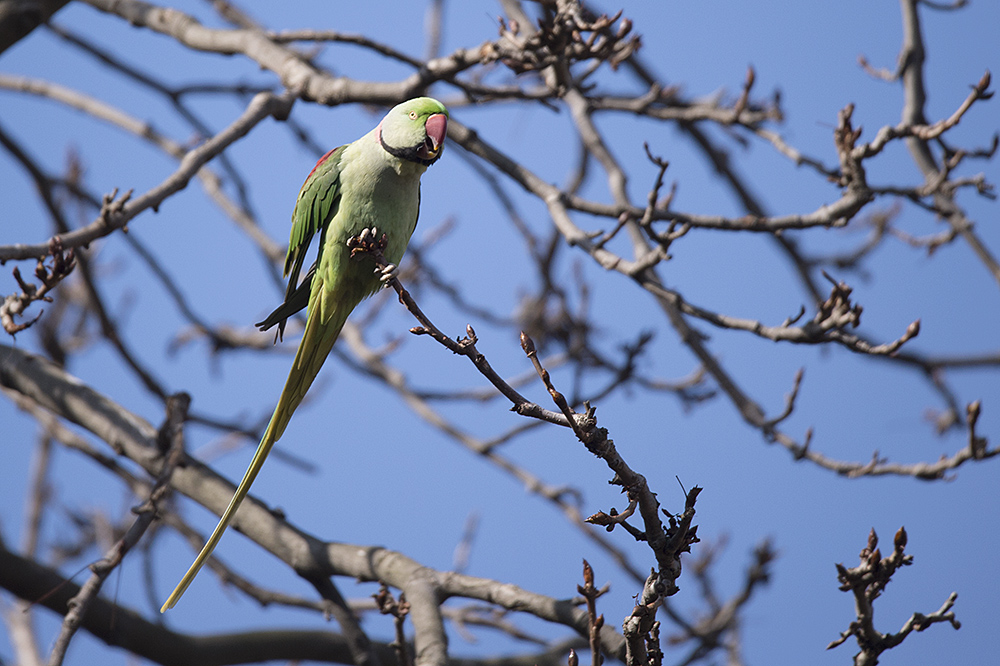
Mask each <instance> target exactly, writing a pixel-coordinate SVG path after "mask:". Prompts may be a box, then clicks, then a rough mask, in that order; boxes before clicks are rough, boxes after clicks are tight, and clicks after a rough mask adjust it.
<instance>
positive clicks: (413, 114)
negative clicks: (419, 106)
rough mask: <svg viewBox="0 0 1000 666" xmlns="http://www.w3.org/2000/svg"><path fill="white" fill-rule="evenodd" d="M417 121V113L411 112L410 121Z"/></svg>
mask: <svg viewBox="0 0 1000 666" xmlns="http://www.w3.org/2000/svg"><path fill="white" fill-rule="evenodd" d="M416 119H417V112H416V111H410V120H416Z"/></svg>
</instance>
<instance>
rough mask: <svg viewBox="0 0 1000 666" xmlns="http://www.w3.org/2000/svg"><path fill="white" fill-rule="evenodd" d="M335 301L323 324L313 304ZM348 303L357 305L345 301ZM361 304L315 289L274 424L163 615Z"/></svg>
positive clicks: (212, 547)
mask: <svg viewBox="0 0 1000 666" xmlns="http://www.w3.org/2000/svg"><path fill="white" fill-rule="evenodd" d="M331 298H332V299H337V300H339V301H340V302H337V303H334V307H333V308H332V312H331V313H330V317H329V319H328V320H327V321H325V322H321V321H320V320H321V319H322V316H321V314H320V313H322V312H324V311H329V309H328V308H323V307H317V306H320V305H325V304H320V303H317V302H313V301H318V300H321V299H323V300H326V299H331ZM345 300H346V301H353V302H344V301H345ZM357 303H358V301H357V300H354V299H352V298H350V297H348V298H347V299H344V298H343V297H342V295H341V298H339V299H338V298H337V295H335V294H334V293H332V292H330V291H327V290H326V289H323V288H320V289H315V290H313V297H312V298H310V304H309V318H308V319H307V320H306V328H305V331H304V332H303V334H302V340H301V341H300V342H299V348H298V351H297V352H296V353H295V361H294V362H293V363H292V369H291V370H290V371H289V373H288V379H287V380H286V381H285V388H284V389H282V391H281V397H280V398H279V399H278V406H277V407H275V408H274V414H273V415H272V416H271V421H270V422H269V423H268V424H267V430H265V431H264V436H263V437H262V438H261V440H260V444H258V445H257V451H256V453H254V455H253V460H251V461H250V467H249V468H247V471H246V474H244V475H243V480H242V481H240V485H239V486H238V487H237V488H236V494H234V495H233V499H232V500H230V502H229V506H228V507H226V510H225V511H224V512H223V514H222V517H221V518H220V519H219V524H218V525H216V526H215V531H213V532H212V536H210V537H209V538H208V541H206V542H205V546H204V547H203V548H202V549H201V552H200V553H198V557H196V558H195V560H194V563H192V564H191V567H190V568H189V569H188V570H187V573H186V574H184V577H183V578H181V582H180V583H178V584H177V587H176V588H174V591H173V592H171V593H170V596H169V597H168V598H167V600H166V601H165V602H164V604H163V606H162V607H161V608H160V612H161V613H164V612H166V610H167V609H168V608H173V607H174V605H175V604H176V603H177V602H178V600H180V598H181V595H182V594H184V592H185V590H187V588H188V586H189V585H191V582H192V581H193V580H194V577H195V576H197V575H198V572H199V571H200V570H201V568H202V567H203V566H204V565H205V562H206V561H208V558H209V556H210V555H211V554H212V551H213V550H215V547H216V546H217V545H218V543H219V540H220V539H221V538H222V533H223V532H225V531H226V528H227V527H228V526H229V523H231V522H232V520H233V517H234V516H235V515H236V510H237V509H239V507H240V504H242V502H243V500H244V498H246V496H247V493H248V492H249V491H250V486H251V484H253V482H254V479H256V478H257V473H258V472H260V468H261V467H263V465H264V460H266V459H267V454H268V453H270V452H271V447H273V446H274V443H275V442H277V441H278V440H279V439H280V438H281V435H282V433H284V432H285V426H287V425H288V422H289V420H291V418H292V414H293V413H294V412H295V409H296V408H297V407H298V406H299V404H300V403H301V402H302V399H303V398H304V397H305V395H306V391H308V390H309V387H310V386H311V385H312V383H313V380H314V379H315V378H316V375H317V373H319V369H320V368H321V367H323V362H324V361H325V360H326V357H327V355H328V354H329V353H330V350H331V349H333V343H334V342H336V341H337V336H339V335H340V329H342V328H343V326H344V322H345V321H347V316H348V315H349V314H350V313H351V311H352V310H354V307H355V306H356V305H357Z"/></svg>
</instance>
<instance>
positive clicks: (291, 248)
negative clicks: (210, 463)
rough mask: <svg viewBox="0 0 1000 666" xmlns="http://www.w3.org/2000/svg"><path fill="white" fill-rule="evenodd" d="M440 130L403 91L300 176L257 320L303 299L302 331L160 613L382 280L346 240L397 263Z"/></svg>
mask: <svg viewBox="0 0 1000 666" xmlns="http://www.w3.org/2000/svg"><path fill="white" fill-rule="evenodd" d="M447 129H448V110H447V109H446V108H445V106H444V105H443V104H441V102H439V101H437V100H435V99H431V98H429V97H418V98H416V99H411V100H409V101H407V102H403V103H402V104H399V105H397V106H395V107H393V108H392V110H391V111H389V113H388V114H386V116H385V118H383V119H382V121H381V122H380V123H379V124H378V127H376V128H375V129H373V130H372V131H371V132H369V133H368V134H365V135H364V136H363V137H361V138H360V139H358V140H357V141H355V142H354V143H349V144H347V145H346V146H341V147H339V148H334V149H333V150H331V151H330V152H328V153H327V154H326V155H324V156H323V157H321V158H320V160H319V162H317V163H316V166H315V167H314V168H313V170H312V172H311V173H310V174H309V177H308V178H306V182H305V184H303V185H302V190H301V191H300V192H299V198H298V200H297V201H296V203H295V210H294V212H293V213H292V234H291V239H290V241H289V245H288V254H287V255H286V257H285V276H286V277H288V288H287V289H286V291H285V301H284V303H282V304H281V305H280V306H279V307H278V308H277V309H276V310H275V311H274V312H272V313H271V314H270V315H269V316H268V317H267V318H266V319H265V320H264V321H262V322H260V323H259V324H257V326H259V327H260V329H261V330H262V331H263V330H267V329H269V328H271V327H273V326H275V325H277V327H278V331H277V336H276V337H280V336H281V335H283V333H284V330H285V322H286V320H287V319H288V317H290V316H292V315H293V314H295V313H296V312H298V311H300V310H302V309H303V308H305V307H306V306H307V305H308V308H309V311H308V312H309V314H308V317H307V319H306V327H305V331H304V332H303V334H302V340H301V341H300V342H299V348H298V351H297V352H296V353H295V360H294V362H293V363H292V369H291V371H289V373H288V379H287V381H286V382H285V388H284V389H283V390H282V392H281V397H280V398H279V399H278V405H277V407H275V408H274V414H273V415H272V416H271V421H270V422H269V423H268V426H267V430H265V431H264V436H263V437H262V438H261V440H260V444H259V445H258V446H257V451H256V453H254V456H253V460H251V461H250V467H249V468H248V469H247V471H246V474H244V475H243V480H242V481H240V485H239V487H237V489H236V494H235V495H233V499H232V500H231V501H230V502H229V506H228V507H227V508H226V510H225V512H224V513H223V514H222V518H221V519H220V520H219V524H218V525H217V526H216V528H215V531H214V532H212V536H210V537H209V538H208V541H207V542H206V543H205V547H204V548H202V549H201V552H200V553H199V554H198V557H197V558H195V561H194V563H193V564H192V565H191V568H190V569H188V571H187V573H186V574H184V578H182V579H181V582H180V583H178V585H177V587H176V588H175V589H174V591H173V593H171V595H170V597H169V598H168V599H167V601H166V602H165V603H164V604H163V607H162V608H161V609H160V612H161V613H162V612H164V611H166V610H167V609H168V608H173V606H174V605H175V604H176V603H177V601H178V600H179V599H180V598H181V595H182V594H184V591H185V590H186V589H187V588H188V586H189V585H190V584H191V581H193V580H194V577H195V576H196V575H197V574H198V571H199V570H200V569H201V567H202V566H203V565H204V564H205V561H206V560H207V559H208V557H209V555H211V553H212V551H213V550H214V549H215V546H216V545H217V544H218V543H219V539H221V538H222V533H223V532H224V531H225V530H226V527H227V526H228V525H229V523H230V522H231V521H232V519H233V516H234V515H235V514H236V510H237V509H238V508H239V506H240V503H241V502H242V501H243V499H244V498H245V497H246V495H247V492H248V491H249V490H250V485H251V484H252V483H253V481H254V479H255V478H256V477H257V473H258V472H260V468H261V467H262V466H263V464H264V460H265V459H266V458H267V454H268V453H269V452H270V451H271V447H272V446H274V443H275V442H276V441H278V439H279V438H280V437H281V434H282V433H283V432H284V431H285V426H287V425H288V421H289V420H290V419H291V418H292V413H293V412H295V408H296V407H298V406H299V404H300V403H301V402H302V399H303V398H304V397H305V395H306V391H308V390H309V386H310V385H311V384H312V382H313V380H314V379H315V378H316V374H317V373H318V372H319V369H320V368H321V367H322V366H323V362H324V361H325V360H326V357H327V355H328V354H329V353H330V350H331V349H333V343H334V342H336V340H337V336H338V335H339V334H340V329H341V328H342V327H343V326H344V322H345V321H346V320H347V317H348V315H350V314H351V311H352V310H354V308H355V307H356V306H357V304H358V303H360V302H361V300H362V299H364V298H366V297H368V296H370V295H371V294H373V293H375V292H376V291H378V289H379V288H380V287H381V286H382V284H383V281H382V277H383V276H382V275H381V274H380V273H379V271H378V270H377V269H376V268H375V264H374V261H373V260H372V259H371V258H370V257H362V258H360V259H353V258H351V251H350V249H349V248H348V246H347V240H348V239H349V238H351V237H353V236H359V235H360V234H361V232H362V231H363V230H365V229H372V230H373V229H374V228H377V229H378V231H377V232H376V233H377V234H378V235H380V236H381V235H382V234H384V235H385V238H386V246H385V250H384V251H383V254H384V256H385V258H386V260H387V261H389V262H390V263H392V264H397V263H399V261H400V259H402V258H403V252H405V251H406V244H407V243H408V242H409V240H410V235H411V234H412V233H413V229H414V227H416V225H417V213H418V211H419V208H420V176H421V174H423V173H424V171H426V170H427V167H429V166H430V165H431V164H434V162H436V161H437V160H438V158H440V157H441V151H442V149H443V147H444V138H445V133H446V132H447ZM317 233H318V234H319V251H318V256H317V258H316V262H315V263H314V264H313V265H312V267H311V268H310V269H309V271H308V272H307V273H306V276H305V278H303V280H302V283H301V284H299V281H298V278H299V273H300V271H301V270H302V262H303V260H304V258H305V254H306V251H307V250H308V249H309V244H310V243H311V242H312V239H313V236H314V235H316V234H317ZM389 270H391V268H390V269H389Z"/></svg>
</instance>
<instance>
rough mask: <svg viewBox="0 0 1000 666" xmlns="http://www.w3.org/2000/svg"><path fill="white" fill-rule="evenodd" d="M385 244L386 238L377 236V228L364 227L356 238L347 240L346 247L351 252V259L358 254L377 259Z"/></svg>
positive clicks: (380, 235)
mask: <svg viewBox="0 0 1000 666" xmlns="http://www.w3.org/2000/svg"><path fill="white" fill-rule="evenodd" d="M387 242H388V238H387V237H386V235H385V234H384V233H383V234H379V230H378V228H377V227H371V228H368V227H365V228H364V229H362V230H361V232H360V233H358V235H357V236H351V237H350V238H348V239H347V247H348V249H350V251H351V257H352V258H353V257H356V256H357V255H358V254H372V255H375V256H376V257H378V256H381V254H382V252H383V251H384V250H385V247H386V244H387ZM383 261H384V260H383ZM376 272H378V271H377V270H376Z"/></svg>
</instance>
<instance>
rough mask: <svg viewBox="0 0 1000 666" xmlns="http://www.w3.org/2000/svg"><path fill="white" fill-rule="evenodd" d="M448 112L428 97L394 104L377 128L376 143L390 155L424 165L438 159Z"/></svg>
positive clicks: (446, 128)
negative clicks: (377, 141)
mask: <svg viewBox="0 0 1000 666" xmlns="http://www.w3.org/2000/svg"><path fill="white" fill-rule="evenodd" d="M447 132H448V109H446V108H445V106H444V104H442V103H441V102H439V101H437V100H436V99H432V98H430V97H416V98H414V99H411V100H408V101H406V102H403V103H402V104H397V105H396V106H394V107H392V110H391V111H389V113H388V114H386V116H385V118H383V119H382V122H380V123H379V125H378V140H379V142H380V143H381V144H382V148H384V149H385V151H386V152H388V153H389V154H390V155H393V156H394V157H398V158H400V159H403V160H408V161H410V162H416V163H417V164H423V165H424V166H430V165H432V164H434V163H435V162H437V161H438V159H439V158H440V157H441V151H442V150H443V149H444V137H445V134H446V133H447Z"/></svg>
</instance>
